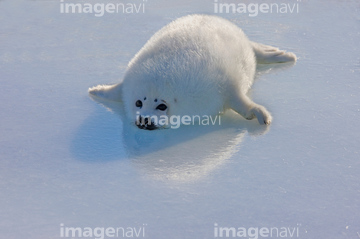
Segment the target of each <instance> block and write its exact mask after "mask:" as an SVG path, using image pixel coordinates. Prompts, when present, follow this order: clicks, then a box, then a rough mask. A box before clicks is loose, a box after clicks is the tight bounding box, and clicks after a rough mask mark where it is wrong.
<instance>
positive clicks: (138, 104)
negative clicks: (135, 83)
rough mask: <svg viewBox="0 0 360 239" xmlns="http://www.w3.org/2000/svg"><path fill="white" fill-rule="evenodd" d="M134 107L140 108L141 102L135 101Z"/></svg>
mask: <svg viewBox="0 0 360 239" xmlns="http://www.w3.org/2000/svg"><path fill="white" fill-rule="evenodd" d="M135 105H136V107H139V108H141V107H142V102H141V100H138V101H136V102H135Z"/></svg>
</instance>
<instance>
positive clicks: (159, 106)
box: [156, 104, 167, 111]
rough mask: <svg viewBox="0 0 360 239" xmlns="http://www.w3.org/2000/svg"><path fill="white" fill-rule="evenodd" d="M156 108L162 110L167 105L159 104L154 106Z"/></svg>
mask: <svg viewBox="0 0 360 239" xmlns="http://www.w3.org/2000/svg"><path fill="white" fill-rule="evenodd" d="M156 109H157V110H161V111H164V110H166V109H167V106H166V105H165V104H160V105H158V106H157V107H156Z"/></svg>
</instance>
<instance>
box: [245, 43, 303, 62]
mask: <svg viewBox="0 0 360 239" xmlns="http://www.w3.org/2000/svg"><path fill="white" fill-rule="evenodd" d="M251 45H252V47H253V49H254V53H255V56H256V62H257V63H258V64H271V63H282V62H291V61H296V56H295V54H294V53H292V52H285V51H282V50H279V48H276V47H272V46H267V45H263V44H260V43H256V42H251Z"/></svg>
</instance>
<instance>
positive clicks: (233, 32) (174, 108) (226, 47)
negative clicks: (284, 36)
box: [89, 15, 296, 124]
mask: <svg viewBox="0 0 360 239" xmlns="http://www.w3.org/2000/svg"><path fill="white" fill-rule="evenodd" d="M256 60H257V61H258V63H275V62H287V61H295V60H296V56H295V55H294V54H293V53H285V52H284V51H280V50H279V49H277V48H274V47H271V46H266V45H262V44H258V43H254V42H250V41H249V40H248V38H247V37H246V35H245V34H244V33H243V31H242V30H241V29H240V28H238V27H237V26H236V25H234V24H233V23H231V22H229V21H227V20H225V19H222V18H219V17H215V16H207V15H189V16H185V17H182V18H179V19H177V20H175V21H173V22H171V23H170V24H168V25H167V26H165V27H163V28H162V29H161V30H159V31H158V32H157V33H155V34H154V35H153V36H152V37H151V38H150V40H149V41H148V42H147V43H146V44H145V45H144V46H143V48H142V49H141V50H140V51H139V52H138V53H137V54H136V55H135V56H134V58H133V59H132V60H131V61H130V63H129V65H128V69H127V71H126V73H125V76H124V79H123V81H122V82H121V83H119V84H117V85H113V86H96V87H93V88H90V89H89V92H90V93H91V94H93V95H96V96H100V97H103V98H107V99H110V100H116V101H120V100H122V101H123V102H124V105H125V111H126V114H127V116H128V117H130V118H133V120H134V121H135V117H136V112H140V114H141V115H147V114H149V115H157V116H160V115H163V114H167V115H168V116H171V115H180V116H183V115H189V116H193V115H215V114H218V113H219V112H221V111H224V110H226V109H229V108H231V109H233V110H234V111H236V112H238V113H239V114H241V115H242V116H244V117H245V118H247V119H252V118H254V117H256V118H257V119H258V121H259V123H260V124H270V122H271V119H272V118H271V115H270V113H269V112H268V111H267V110H266V109H265V108H264V107H263V106H261V105H258V104H256V103H254V102H253V101H252V100H251V99H250V98H249V97H248V96H247V95H246V93H247V92H248V90H249V88H250V87H251V85H252V83H253V81H254V74H255V68H256ZM145 97H146V100H144V99H145ZM155 99H157V100H158V101H157V102H155ZM137 100H141V101H142V103H143V106H142V108H141V109H140V108H138V107H136V106H135V102H136V101H137ZM161 100H162V101H165V104H166V105H167V106H168V109H167V110H166V111H159V110H156V107H157V105H159V104H160V101H161Z"/></svg>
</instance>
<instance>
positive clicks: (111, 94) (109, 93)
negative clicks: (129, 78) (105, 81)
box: [89, 83, 122, 101]
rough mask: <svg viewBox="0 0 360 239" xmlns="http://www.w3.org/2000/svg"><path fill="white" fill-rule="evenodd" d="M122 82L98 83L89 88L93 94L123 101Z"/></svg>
mask: <svg viewBox="0 0 360 239" xmlns="http://www.w3.org/2000/svg"><path fill="white" fill-rule="evenodd" d="M121 86H122V83H119V84H116V85H98V86H94V87H91V88H89V93H90V94H91V95H94V96H97V97H100V98H103V99H107V100H113V101H121Z"/></svg>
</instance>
